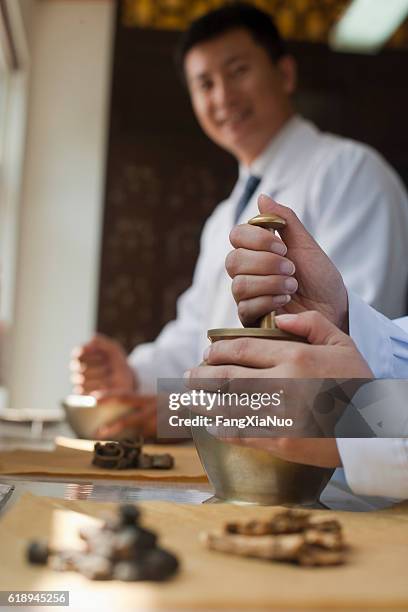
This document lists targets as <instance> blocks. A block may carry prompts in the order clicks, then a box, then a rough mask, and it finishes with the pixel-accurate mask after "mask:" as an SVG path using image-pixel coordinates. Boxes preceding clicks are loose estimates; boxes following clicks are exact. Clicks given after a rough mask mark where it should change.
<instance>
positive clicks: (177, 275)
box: [0, 0, 408, 409]
mask: <svg viewBox="0 0 408 612" xmlns="http://www.w3.org/2000/svg"><path fill="white" fill-rule="evenodd" d="M223 3H224V2H221V1H215V0H208V1H204V0H120V1H119V0H118V1H117V2H115V1H114V0H0V266H1V268H0V278H1V280H0V283H1V286H0V320H1V321H2V327H1V332H0V333H1V342H0V346H1V350H2V357H1V363H2V365H1V381H0V385H1V387H0V389H1V390H0V407H3V408H4V407H13V408H38V409H52V408H56V407H57V406H58V404H59V400H60V399H61V398H62V397H63V396H64V395H66V394H67V393H68V392H69V377H68V361H69V355H70V352H71V349H72V348H73V347H74V346H75V345H76V344H78V343H81V342H84V341H85V340H87V339H88V338H89V337H90V336H91V334H92V333H93V331H94V330H95V329H98V330H99V331H101V332H104V333H107V334H109V335H111V336H114V337H116V338H117V339H118V340H120V341H121V342H123V344H124V345H125V346H126V347H127V348H128V349H130V348H132V347H133V346H134V345H135V344H137V343H138V342H140V341H143V340H150V339H153V338H154V337H155V336H156V334H157V333H158V331H159V330H160V329H161V327H162V326H163V324H164V323H165V322H167V321H168V320H169V319H171V318H172V317H173V316H174V313H175V301H176V298H177V296H178V295H179V294H180V293H181V291H183V290H184V289H185V288H186V287H187V286H188V285H189V283H190V281H191V275H192V271H193V268H194V263H195V260H196V257H197V254H198V247H199V244H198V240H199V235H200V231H201V228H202V225H203V223H204V220H205V219H206V217H207V216H208V215H209V214H210V212H211V211H212V209H213V208H214V207H215V205H216V204H217V202H218V201H220V199H222V198H223V197H225V196H226V195H228V193H229V190H230V189H231V187H232V185H233V183H234V180H235V177H236V173H237V168H236V165H235V162H234V161H233V159H232V158H230V157H229V156H228V155H227V154H225V153H223V152H222V151H221V150H219V149H217V148H216V147H215V145H213V144H211V143H210V142H209V141H208V140H207V139H206V138H205V136H204V135H203V134H201V132H200V130H199V128H198V126H197V124H196V122H195V120H194V118H193V115H192V112H191V110H190V107H189V101H188V97H187V94H186V92H185V91H184V89H183V87H182V85H181V83H180V82H179V80H178V78H177V75H176V71H175V68H174V64H173V49H174V45H175V42H176V41H177V38H178V36H179V33H180V31H181V30H183V28H185V27H186V26H187V25H188V23H189V22H190V21H191V20H192V19H193V18H195V17H196V16H198V15H200V14H202V13H204V12H206V11H207V10H209V9H211V8H214V7H216V6H219V5H221V4H223ZM253 3H254V4H256V5H258V6H260V7H261V8H263V9H266V10H268V11H270V12H271V14H272V15H273V16H274V18H275V20H276V23H277V25H278V26H279V28H280V30H281V32H282V34H283V35H284V36H285V37H286V38H287V39H288V40H289V41H290V49H291V50H292V51H293V53H294V55H295V57H296V58H297V60H298V63H299V73H300V83H299V92H298V94H297V96H298V107H299V109H300V111H301V112H302V113H303V114H304V115H305V116H306V117H308V118H311V119H313V120H314V121H315V122H316V123H317V125H318V126H319V127H320V128H322V129H325V130H330V131H333V132H336V133H338V134H342V135H345V136H348V137H351V138H355V139H357V140H361V141H363V142H367V143H369V144H371V145H373V146H374V147H376V148H377V149H378V150H379V151H381V153H382V154H383V155H384V156H385V157H386V158H387V159H388V161H389V162H390V163H391V164H392V165H393V166H394V167H395V168H396V170H397V171H398V172H399V174H400V175H401V177H402V178H403V180H404V181H405V183H406V184H407V183H408V130H407V127H406V126H407V117H406V116H407V112H408V111H407V109H408V87H407V74H408V23H407V14H408V2H407V1H405V0H392V1H391V0H388V1H387V2H384V0H354V2H351V1H350V0H286V1H285V0H262V1H261V0H259V1H258V2H253ZM289 204H290V203H289Z"/></svg>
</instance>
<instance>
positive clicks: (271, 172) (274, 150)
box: [239, 115, 317, 186]
mask: <svg viewBox="0 0 408 612" xmlns="http://www.w3.org/2000/svg"><path fill="white" fill-rule="evenodd" d="M316 133H317V128H316V127H315V126H314V125H313V124H312V123H310V122H309V121H306V120H305V119H303V118H302V117H301V116H300V115H294V116H293V117H291V118H290V119H289V120H288V121H287V122H286V123H285V125H284V126H283V127H282V128H281V129H280V130H279V132H278V133H277V134H276V135H275V136H274V137H273V138H272V140H271V141H270V143H269V144H268V145H267V146H266V148H265V149H264V151H263V152H262V153H261V155H259V156H258V157H257V158H256V159H255V160H254V161H253V162H252V164H251V165H250V166H244V165H243V164H240V166H239V178H240V181H241V180H246V179H247V178H248V176H249V175H250V174H252V175H254V176H259V177H260V178H263V176H264V174H265V172H266V170H267V171H268V181H271V180H272V181H274V182H275V184H276V185H277V186H280V185H282V184H283V183H286V182H287V180H288V179H289V177H290V172H291V168H292V167H293V166H294V164H292V163H291V159H292V157H293V158H295V157H297V155H298V154H299V147H301V146H302V143H303V142H304V140H305V139H306V140H309V137H310V135H313V136H315V134H316Z"/></svg>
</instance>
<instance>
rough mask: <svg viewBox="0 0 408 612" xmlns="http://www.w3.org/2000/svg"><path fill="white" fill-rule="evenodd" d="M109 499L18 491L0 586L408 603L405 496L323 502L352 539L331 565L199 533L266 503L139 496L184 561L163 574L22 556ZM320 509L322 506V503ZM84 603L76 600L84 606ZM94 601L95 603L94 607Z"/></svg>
mask: <svg viewBox="0 0 408 612" xmlns="http://www.w3.org/2000/svg"><path fill="white" fill-rule="evenodd" d="M114 507H115V505H114V504H100V503H95V502H89V501H88V502H86V501H75V502H68V501H62V500H56V499H50V498H44V497H34V496H32V495H29V494H27V495H25V496H24V497H22V498H21V499H20V500H19V501H18V503H17V504H16V505H15V506H14V507H11V508H10V510H9V511H8V512H7V513H6V514H5V515H4V517H3V518H2V519H1V520H0V541H1V543H2V545H1V547H0V567H1V572H0V590H34V589H51V590H62V589H64V590H69V591H70V593H71V595H70V597H71V606H72V607H73V609H75V610H77V609H85V607H86V601H88V602H92V603H93V605H94V606H95V608H96V607H97V606H99V605H100V606H101V608H100V609H101V610H106V609H112V610H114V609H120V610H122V609H126V610H127V609H129V610H131V609H133V610H135V609H137V610H141V609H146V610H150V609H167V610H176V609H186V608H187V609H197V608H201V609H227V608H228V609H230V610H242V609H247V610H254V609H261V608H267V609H269V610H278V609H279V610H282V609H288V608H295V609H297V610H299V609H308V610H310V609H319V610H323V609H324V610H328V609H336V610H339V609H347V610H351V609H356V610H358V609H359V610H362V609H364V610H370V611H371V610H376V609H379V608H387V609H389V608H394V609H403V608H406V607H407V606H408V580H407V560H408V505H406V504H405V505H402V506H401V507H400V508H397V509H394V510H391V511H388V510H387V511H381V512H371V513H345V512H329V513H327V514H329V515H330V517H336V518H338V519H339V520H340V521H341V522H342V524H343V527H344V531H345V536H346V537H347V540H348V541H349V542H352V543H353V548H352V550H351V551H350V553H349V562H348V563H347V565H344V566H339V567H328V568H304V567H303V568H302V567H298V566H292V565H286V564H280V563H273V562H270V561H259V560H255V559H241V558H237V557H232V556H229V555H225V554H221V553H216V552H212V551H208V550H206V549H204V548H203V547H202V545H201V544H200V542H199V541H198V534H199V533H200V531H202V530H208V529H212V528H216V527H219V526H221V525H222V524H223V523H224V522H225V521H227V520H248V519H250V518H254V517H257V518H267V517H268V516H270V514H271V509H270V508H254V507H248V506H245V507H243V506H230V505H227V504H220V505H211V506H208V505H207V506H205V505H204V506H191V505H176V504H171V503H165V502H143V503H141V504H140V507H141V508H142V511H143V515H142V516H143V520H142V522H143V524H144V525H145V526H146V527H150V528H153V529H155V530H157V531H158V532H159V533H160V542H161V544H162V545H163V546H165V547H166V548H168V549H169V550H171V551H173V552H175V553H176V554H177V555H178V556H179V558H180V560H181V563H182V569H181V571H180V573H179V575H178V576H177V577H175V578H174V579H173V580H171V581H169V582H166V583H163V584H152V583H146V582H141V583H121V582H116V581H110V582H92V581H88V580H86V579H85V578H83V577H82V576H80V575H78V574H76V573H73V572H68V573H66V572H65V573H63V574H60V573H58V572H53V571H51V570H49V569H47V568H42V567H35V566H32V565H27V564H26V563H25V561H24V560H23V559H24V551H25V547H26V543H27V541H28V540H30V539H32V538H39V537H50V536H52V541H53V543H54V544H57V545H58V544H61V541H63V542H65V544H66V543H67V542H68V543H69V545H70V546H72V545H73V542H74V540H75V534H76V532H77V529H78V526H80V525H83V524H84V522H88V521H89V520H90V519H89V517H90V516H91V517H97V516H99V517H100V516H102V515H103V513H106V511H108V510H111V509H113V508H114ZM315 512H318V513H319V514H320V515H321V516H323V515H324V514H326V512H322V511H315ZM81 605H82V607H81ZM95 608H93V609H95Z"/></svg>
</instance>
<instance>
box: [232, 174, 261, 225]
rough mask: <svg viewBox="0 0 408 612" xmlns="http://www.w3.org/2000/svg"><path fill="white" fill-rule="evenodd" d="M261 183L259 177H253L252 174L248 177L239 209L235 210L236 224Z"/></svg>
mask: <svg viewBox="0 0 408 612" xmlns="http://www.w3.org/2000/svg"><path fill="white" fill-rule="evenodd" d="M260 182H261V179H260V178H259V176H253V175H252V174H251V175H250V176H249V177H248V179H247V182H246V185H245V189H244V191H243V192H242V195H241V197H240V198H239V201H238V204H237V207H236V209H235V217H234V223H236V222H237V221H238V219H239V218H240V216H241V213H242V212H243V211H244V209H245V207H246V205H247V204H248V202H249V200H250V199H251V198H252V196H253V195H254V193H255V191H256V188H257V187H258V185H259V183H260Z"/></svg>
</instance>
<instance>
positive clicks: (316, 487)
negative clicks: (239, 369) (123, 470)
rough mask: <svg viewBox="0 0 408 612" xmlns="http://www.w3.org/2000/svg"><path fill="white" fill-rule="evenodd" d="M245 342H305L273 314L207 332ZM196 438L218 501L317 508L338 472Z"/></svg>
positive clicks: (205, 435)
mask: <svg viewBox="0 0 408 612" xmlns="http://www.w3.org/2000/svg"><path fill="white" fill-rule="evenodd" d="M249 223H251V224H252V225H258V226H260V227H264V228H267V229H272V230H282V229H284V227H285V225H286V222H285V221H284V220H283V219H281V218H280V217H277V216H275V215H258V216H257V217H254V218H253V219H251V220H250V221H249ZM241 337H256V338H268V339H270V340H271V341H282V340H286V341H292V342H305V340H304V338H300V337H298V336H294V335H292V334H288V333H286V332H283V331H281V330H280V329H278V328H277V327H276V325H275V322H274V313H271V314H268V315H266V316H265V317H264V318H263V319H262V321H261V324H260V327H253V328H241V329H230V328H221V329H210V330H209V331H208V338H209V340H210V341H211V342H217V341H218V340H226V339H232V338H241ZM192 435H193V440H194V443H195V445H196V448H197V452H198V455H199V457H200V460H201V463H202V465H203V467H204V469H205V471H206V473H207V476H208V479H209V481H210V483H211V485H212V486H213V487H214V494H215V500H214V501H225V502H231V503H248V504H258V505H278V504H290V505H292V504H294V505H295V504H300V505H318V499H319V497H320V494H321V493H322V491H323V489H324V488H325V487H326V485H327V483H328V482H329V480H330V478H331V476H332V474H333V472H334V470H333V469H330V468H320V467H315V466H310V465H304V464H300V463H294V462H290V461H285V460H283V459H279V458H278V457H275V456H273V455H272V454H271V453H270V452H267V451H265V450H261V449H255V448H249V447H247V446H242V445H240V444H234V443H233V442H230V441H228V442H227V441H226V440H223V439H221V438H217V437H216V436H214V435H212V434H211V433H210V431H208V429H207V428H206V427H204V426H203V427H192Z"/></svg>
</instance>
